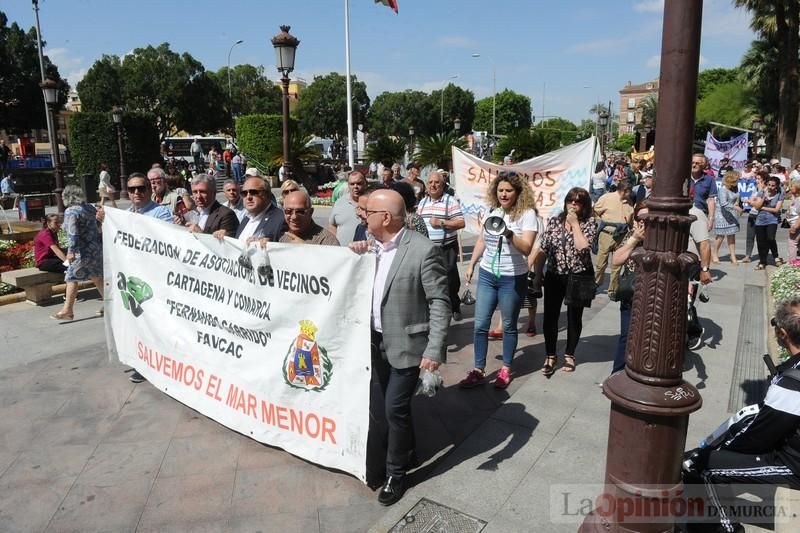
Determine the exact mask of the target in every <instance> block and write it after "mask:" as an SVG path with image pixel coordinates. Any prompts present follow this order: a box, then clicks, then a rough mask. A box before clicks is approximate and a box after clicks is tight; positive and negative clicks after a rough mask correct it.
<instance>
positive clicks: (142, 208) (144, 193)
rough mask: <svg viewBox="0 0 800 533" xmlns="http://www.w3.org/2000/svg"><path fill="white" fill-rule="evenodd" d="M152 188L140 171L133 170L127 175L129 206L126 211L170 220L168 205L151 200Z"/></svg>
mask: <svg viewBox="0 0 800 533" xmlns="http://www.w3.org/2000/svg"><path fill="white" fill-rule="evenodd" d="M152 194H153V189H152V188H151V185H150V180H148V179H147V176H145V175H144V174H142V173H141V172H134V173H133V174H131V175H130V176H129V177H128V197H129V198H130V200H131V206H130V208H128V211H132V212H134V213H139V214H140V215H146V216H148V217H153V218H157V219H159V220H165V221H167V222H172V213H171V212H170V210H169V207H167V206H165V205H160V204H157V203H156V202H154V201H153V200H152Z"/></svg>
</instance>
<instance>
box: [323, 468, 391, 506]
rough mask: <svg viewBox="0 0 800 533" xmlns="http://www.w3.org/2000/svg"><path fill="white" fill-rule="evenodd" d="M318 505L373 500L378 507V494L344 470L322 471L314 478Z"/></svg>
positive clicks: (346, 503) (350, 503)
mask: <svg viewBox="0 0 800 533" xmlns="http://www.w3.org/2000/svg"><path fill="white" fill-rule="evenodd" d="M314 485H315V486H314V489H315V494H316V497H315V499H316V502H317V505H318V506H319V507H320V508H322V507H347V506H349V505H360V504H362V503H366V502H371V503H373V504H374V505H375V506H376V507H380V504H379V503H378V494H377V493H376V492H373V491H372V490H371V489H370V488H369V487H367V486H366V485H365V484H364V483H362V482H361V481H359V480H358V479H356V478H354V477H353V476H351V475H349V474H345V473H342V472H332V471H325V472H324V473H323V472H320V473H319V475H318V476H316V477H315V478H314Z"/></svg>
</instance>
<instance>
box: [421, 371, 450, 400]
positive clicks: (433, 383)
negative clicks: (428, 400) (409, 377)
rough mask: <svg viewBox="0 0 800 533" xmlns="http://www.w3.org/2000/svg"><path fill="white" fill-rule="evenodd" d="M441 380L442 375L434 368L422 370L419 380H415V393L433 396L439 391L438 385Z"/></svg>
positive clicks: (439, 385) (440, 384)
mask: <svg viewBox="0 0 800 533" xmlns="http://www.w3.org/2000/svg"><path fill="white" fill-rule="evenodd" d="M442 381H443V380H442V375H441V374H440V373H439V371H438V370H434V371H433V372H431V371H429V370H423V371H422V374H421V375H420V377H419V381H417V390H416V391H415V394H423V395H425V396H428V397H431V396H434V395H436V393H437V392H438V391H439V387H441V386H442Z"/></svg>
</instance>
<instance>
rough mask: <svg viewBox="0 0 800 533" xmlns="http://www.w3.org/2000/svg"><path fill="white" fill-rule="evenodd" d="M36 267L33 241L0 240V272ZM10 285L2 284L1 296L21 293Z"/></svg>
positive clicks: (0, 287)
mask: <svg viewBox="0 0 800 533" xmlns="http://www.w3.org/2000/svg"><path fill="white" fill-rule="evenodd" d="M32 266H34V258H33V241H28V242H24V243H18V242H15V241H4V240H0V272H8V271H9V270H18V269H20V268H29V267H32ZM21 291H22V289H18V288H17V287H14V286H13V285H9V284H8V283H3V282H0V296H4V295H6V294H13V293H15V292H21Z"/></svg>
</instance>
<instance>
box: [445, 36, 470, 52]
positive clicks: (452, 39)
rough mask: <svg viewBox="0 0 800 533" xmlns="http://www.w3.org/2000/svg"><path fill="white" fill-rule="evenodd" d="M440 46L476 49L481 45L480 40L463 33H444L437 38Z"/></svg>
mask: <svg viewBox="0 0 800 533" xmlns="http://www.w3.org/2000/svg"><path fill="white" fill-rule="evenodd" d="M436 44H437V45H438V46H444V47H446V48H466V49H470V50H475V49H477V48H478V47H479V43H478V41H475V40H474V39H470V38H469V37H463V36H461V35H444V36H442V37H439V38H438V39H437V40H436Z"/></svg>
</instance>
